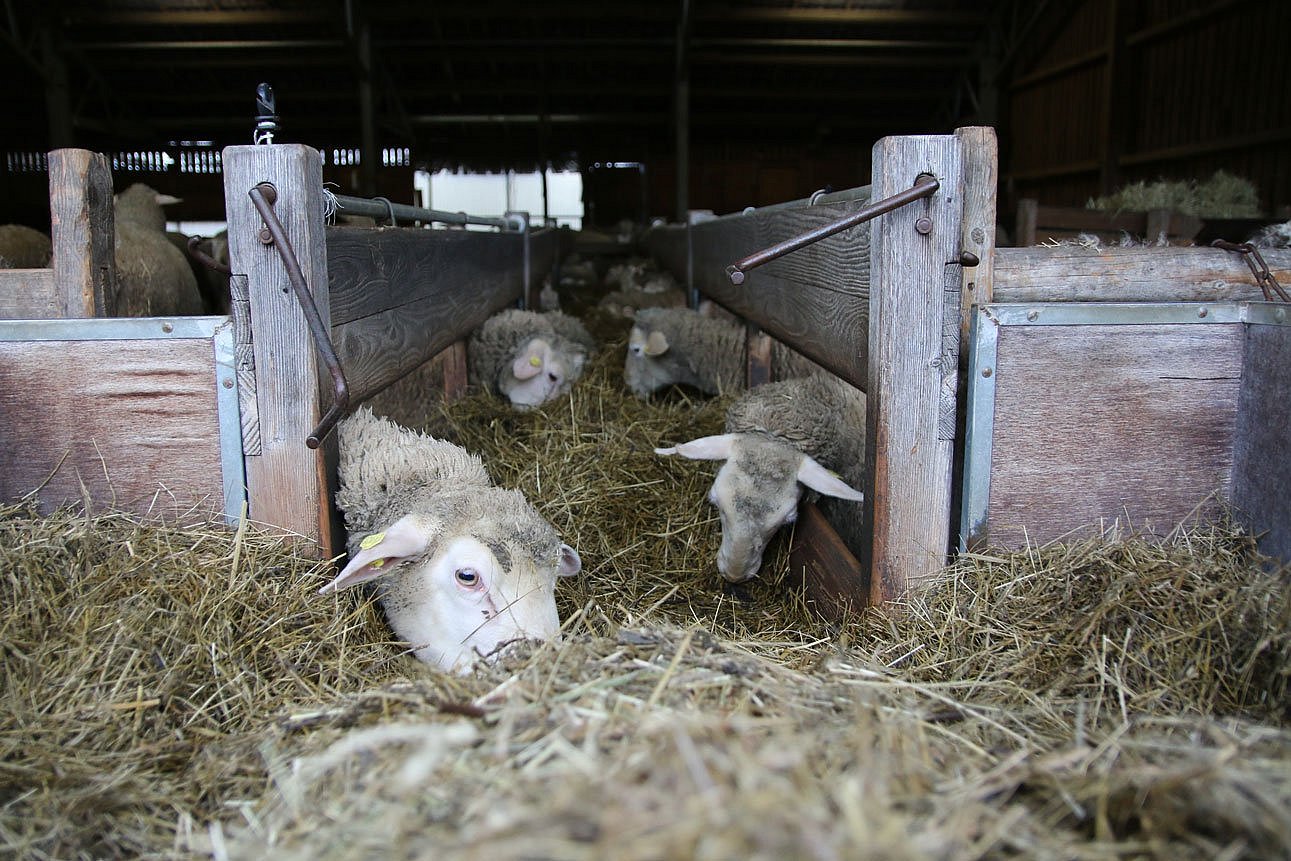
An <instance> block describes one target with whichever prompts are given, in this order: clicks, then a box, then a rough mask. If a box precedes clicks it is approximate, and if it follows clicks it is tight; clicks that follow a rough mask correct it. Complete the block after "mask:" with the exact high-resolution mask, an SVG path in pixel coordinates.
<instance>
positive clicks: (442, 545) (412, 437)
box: [319, 407, 582, 673]
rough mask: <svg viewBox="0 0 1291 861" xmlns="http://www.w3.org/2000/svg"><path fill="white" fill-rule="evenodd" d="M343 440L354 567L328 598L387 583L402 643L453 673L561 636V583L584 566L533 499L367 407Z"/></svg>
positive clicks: (383, 594)
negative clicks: (508, 649)
mask: <svg viewBox="0 0 1291 861" xmlns="http://www.w3.org/2000/svg"><path fill="white" fill-rule="evenodd" d="M338 434H339V437H338V445H339V449H340V459H339V464H338V467H337V473H338V476H339V480H340V481H339V485H340V486H339V489H338V490H337V493H336V505H337V508H339V509H341V510H342V511H343V512H344V515H345V526H346V529H347V530H348V533H349V541H348V550H349V562H348V564H346V566H345V567H344V568H343V569H342V570H341V572H340V573H339V574H338V575H337V576H336V578H335V579H334V580H332V581H331V582H330V583H328V584H327V585H326V586H324V587H323V588H322V589H320V590H319V594H322V595H328V594H331V593H333V592H337V591H339V590H341V589H346V588H349V587H351V586H355V585H357V584H359V583H364V582H368V581H376V586H377V594H378V600H379V602H380V604H381V608H382V610H383V611H384V612H385V616H386V620H387V621H388V622H389V623H390V627H391V628H392V629H393V630H394V632H395V634H396V635H397V636H399V638H400V639H402V640H404V641H406V642H407V643H409V644H410V645H411V647H412V653H413V655H415V656H416V657H417V659H418V660H421V661H424V662H426V663H428V664H433V665H435V666H437V667H439V668H440V669H442V670H445V671H447V672H454V673H465V672H469V670H470V667H471V664H472V663H474V661H475V659H476V657H477V655H478V656H485V657H488V656H491V655H493V654H495V652H496V651H497V650H498V649H499V648H500V647H501V646H504V645H505V644H507V643H509V642H511V641H513V640H517V639H522V638H529V637H532V638H538V639H553V638H555V637H556V636H557V635H558V634H559V632H560V618H559V616H558V614H557V612H556V599H555V588H556V581H557V578H558V577H570V576H573V575H575V574H577V573H578V572H579V571H580V570H581V568H582V560H581V559H580V558H579V556H578V552H577V551H576V550H574V548H573V547H571V546H569V545H568V544H565V543H563V542H562V541H561V540H560V536H559V535H558V534H557V533H556V530H555V529H554V528H553V527H552V526H551V524H550V523H548V522H547V521H546V520H544V519H543V517H542V516H541V515H540V514H539V513H538V511H537V510H536V509H535V508H534V507H533V506H532V505H530V504H529V502H528V501H527V500H526V499H525V497H524V495H523V494H522V493H520V492H519V491H516V490H508V489H505V488H501V487H496V486H494V485H493V483H492V482H491V481H490V480H489V476H488V473H487V472H486V471H485V469H484V464H483V463H482V462H481V460H480V458H479V457H478V456H476V455H473V454H470V453H468V452H467V451H466V450H465V449H463V448H461V447H459V446H456V445H454V444H452V443H450V442H446V441H444V440H438V439H434V438H433V437H429V436H426V435H424V434H420V433H417V432H416V431H412V430H409V429H407V428H403V427H400V426H399V425H396V424H395V423H394V422H392V421H390V420H389V419H384V418H378V417H377V416H375V415H373V414H372V411H371V410H369V409H368V408H367V407H362V408H360V409H359V410H358V411H357V412H355V413H354V414H353V415H351V416H348V417H347V418H345V419H343V420H342V421H341V422H340V424H339V426H338Z"/></svg>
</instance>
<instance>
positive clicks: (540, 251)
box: [529, 227, 560, 309]
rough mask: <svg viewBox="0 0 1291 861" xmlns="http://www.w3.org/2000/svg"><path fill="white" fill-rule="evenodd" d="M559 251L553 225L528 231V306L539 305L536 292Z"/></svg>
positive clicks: (552, 267)
mask: <svg viewBox="0 0 1291 861" xmlns="http://www.w3.org/2000/svg"><path fill="white" fill-rule="evenodd" d="M559 251H560V237H559V236H558V231H557V230H556V228H554V227H544V228H539V229H537V230H532V229H531V231H530V233H529V299H530V302H529V307H530V308H534V309H537V308H538V307H539V303H538V294H539V293H541V292H542V282H543V279H545V278H546V277H547V276H549V275H551V274H552V272H553V270H554V269H555V268H556V261H557V259H558V258H557V254H558V253H559Z"/></svg>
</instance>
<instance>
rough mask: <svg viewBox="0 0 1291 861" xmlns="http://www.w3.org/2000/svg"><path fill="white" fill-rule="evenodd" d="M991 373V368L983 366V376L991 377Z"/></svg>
mask: <svg viewBox="0 0 1291 861" xmlns="http://www.w3.org/2000/svg"><path fill="white" fill-rule="evenodd" d="M990 375H991V369H990V368H982V376H983V377H989V376H990Z"/></svg>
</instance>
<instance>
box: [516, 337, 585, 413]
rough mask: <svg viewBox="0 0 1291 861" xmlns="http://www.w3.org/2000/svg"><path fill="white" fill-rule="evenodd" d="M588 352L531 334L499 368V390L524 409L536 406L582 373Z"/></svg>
mask: <svg viewBox="0 0 1291 861" xmlns="http://www.w3.org/2000/svg"><path fill="white" fill-rule="evenodd" d="M585 361H586V356H584V355H583V354H582V353H581V352H579V351H576V350H569V349H561V348H559V347H556V346H553V345H552V344H549V343H548V342H547V341H546V340H545V339H543V338H531V339H530V340H529V341H528V343H526V344H525V345H524V346H523V347H522V348H521V349H520V350H519V351H517V353H516V355H515V357H514V358H513V359H512V361H511V363H510V364H509V365H507V364H504V365H503V366H502V368H501V370H499V371H498V391H499V392H501V393H502V394H504V395H506V396H507V397H508V398H509V399H510V400H511V403H512V404H513V405H515V406H517V407H520V408H522V409H527V408H531V407H536V406H538V405H539V404H542V403H546V402H547V401H549V400H551V399H552V398H556V397H559V396H561V395H563V394H565V393H566V392H568V391H569V389H570V386H572V385H573V383H574V381H575V380H577V379H578V378H579V376H581V375H582V373H583V363H584V362H585Z"/></svg>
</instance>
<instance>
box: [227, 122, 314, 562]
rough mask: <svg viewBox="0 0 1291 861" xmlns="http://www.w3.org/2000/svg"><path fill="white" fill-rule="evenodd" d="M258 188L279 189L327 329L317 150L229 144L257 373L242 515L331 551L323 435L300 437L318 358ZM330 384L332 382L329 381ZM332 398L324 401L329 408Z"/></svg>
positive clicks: (236, 240) (236, 263) (232, 238)
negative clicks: (309, 441) (253, 442)
mask: <svg viewBox="0 0 1291 861" xmlns="http://www.w3.org/2000/svg"><path fill="white" fill-rule="evenodd" d="M260 182H270V183H273V185H274V187H275V188H276V189H277V203H276V204H275V205H274V212H275V214H276V215H277V216H278V219H279V220H280V221H281V222H282V225H283V228H284V230H285V231H286V234H287V237H288V239H289V240H290V241H291V245H292V248H293V249H294V250H295V253H296V257H297V259H298V260H299V261H300V266H301V269H302V270H303V272H304V275H305V281H306V283H307V284H308V285H309V287H310V290H311V292H312V293H313V296H314V304H315V305H316V306H317V308H318V313H319V315H320V316H321V317H322V320H323V326H324V328H325V329H326V328H328V327H329V325H330V319H331V315H330V306H329V302H328V289H327V257H326V247H325V243H324V236H323V194H322V192H323V168H322V160H321V158H320V157H319V154H318V151H317V150H314V149H312V148H310V147H307V146H303V145H300V144H277V145H270V146H232V147H226V148H225V150H224V199H225V207H226V213H227V216H228V224H229V258H230V265H231V267H232V269H233V271H234V272H235V273H236V274H239V275H242V274H244V275H246V276H247V287H248V291H249V293H250V307H251V331H252V339H253V353H254V355H255V368H256V395H257V409H258V413H259V419H260V446H261V447H260V454H259V455H255V456H248V457H247V459H246V461H247V489H248V496H249V509H250V511H249V514H250V517H251V518H252V519H254V520H257V521H259V522H261V523H266V524H269V525H272V526H276V527H279V528H281V529H285V530H287V531H290V532H293V533H296V534H299V535H302V536H304V537H305V538H307V539H308V540H309V541H311V542H312V543H313V544H314V546H315V548H316V550H317V552H318V553H320V554H321V555H324V556H331V555H334V554H335V553H336V552H337V551H336V546H337V543H336V541H335V536H334V535H333V531H332V522H331V515H330V510H331V501H330V489H329V475H328V470H327V460H326V458H327V457H328V456H331V455H332V454H333V452H329V451H328V449H334V447H335V445H336V442H335V440H336V437H335V434H332V435H330V436H329V437H328V438H327V439H326V440H324V442H323V446H322V447H320V448H319V449H317V450H314V449H310V448H308V447H307V446H306V445H305V438H306V436H308V434H309V433H310V431H311V430H312V429H313V428H314V426H315V424H316V423H317V422H318V420H319V417H320V415H321V412H322V410H323V409H324V408H325V406H324V405H323V404H321V399H320V395H319V379H320V376H326V375H325V374H320V371H321V369H320V367H319V360H318V353H317V350H316V348H315V346H314V341H313V339H312V338H311V336H310V333H309V328H308V326H307V324H306V322H305V316H304V313H303V312H302V311H301V308H300V305H299V303H298V301H297V299H296V295H295V293H294V292H293V291H292V289H291V282H290V280H289V279H288V277H287V271H286V268H285V267H284V266H283V262H282V259H281V258H280V257H279V254H278V250H277V249H276V248H274V247H273V246H270V245H263V244H261V242H260V241H259V239H258V234H259V231H260V229H261V227H262V226H263V222H262V221H261V219H260V216H259V214H258V213H257V212H256V210H255V207H254V206H253V205H252V203H251V199H250V197H249V196H248V192H249V191H250V190H251V189H252V188H253V187H255V186H256V185H257V184H258V183H260ZM329 382H330V378H329ZM330 403H331V400H330V395H329V396H328V401H327V405H330Z"/></svg>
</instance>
